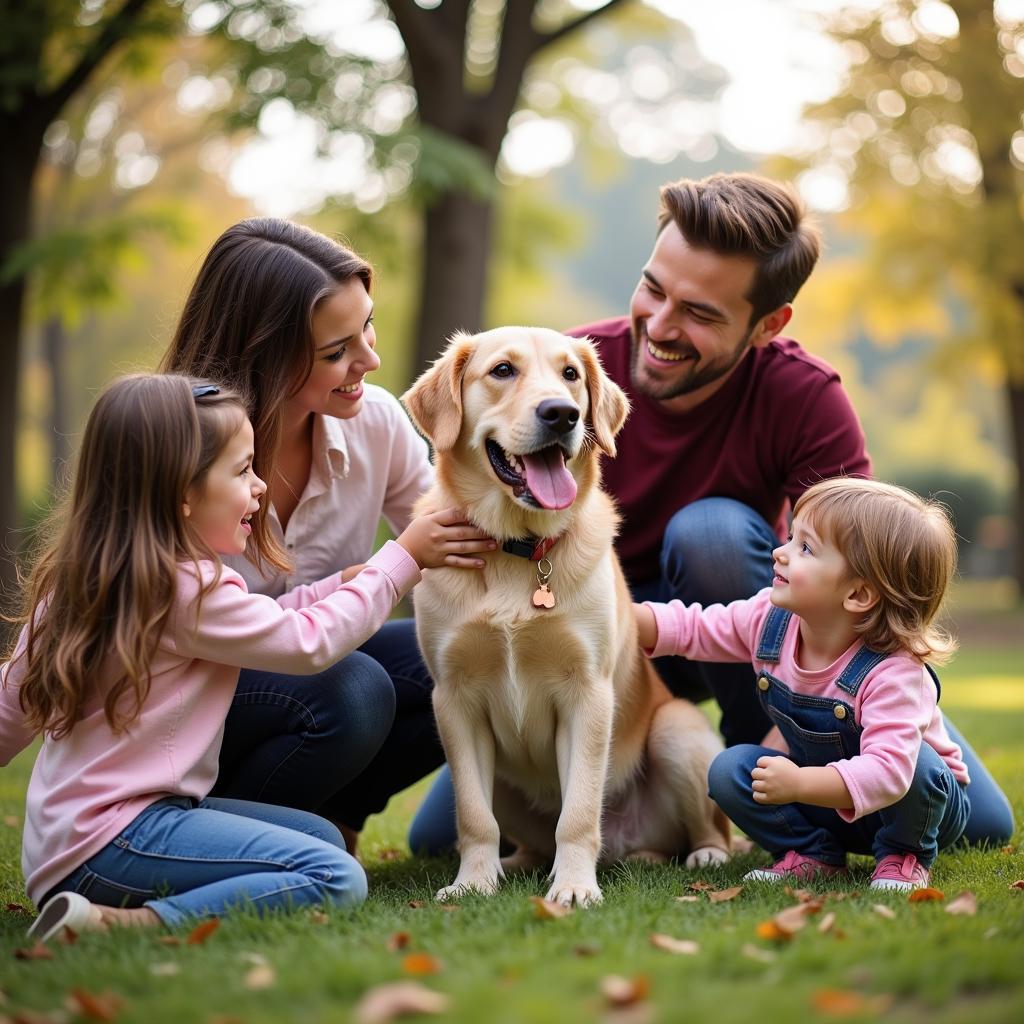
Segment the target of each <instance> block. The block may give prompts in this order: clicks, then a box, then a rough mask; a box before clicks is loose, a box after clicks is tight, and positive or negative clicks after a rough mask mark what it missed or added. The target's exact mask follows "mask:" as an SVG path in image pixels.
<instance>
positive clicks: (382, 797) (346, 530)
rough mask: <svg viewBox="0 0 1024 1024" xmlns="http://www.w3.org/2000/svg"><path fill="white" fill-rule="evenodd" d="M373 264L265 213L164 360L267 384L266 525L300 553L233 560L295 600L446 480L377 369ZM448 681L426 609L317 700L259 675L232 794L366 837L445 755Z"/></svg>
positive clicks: (215, 265) (219, 265)
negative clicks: (439, 685) (426, 645)
mask: <svg viewBox="0 0 1024 1024" xmlns="http://www.w3.org/2000/svg"><path fill="white" fill-rule="evenodd" d="M371 280H372V274H371V270H370V267H369V266H368V265H367V264H366V263H365V262H364V261H363V260H362V259H360V258H359V257H358V256H357V255H355V253H353V252H351V251H350V250H349V249H346V248H345V247H343V246H341V245H339V244H337V243H336V242H334V241H332V240H331V239H329V238H327V237H325V236H324V235H321V234H318V233H317V232H315V231H311V230H309V229H308V228H304V227H300V226H299V225H297V224H292V223H290V222H288V221H283V220H276V219H254V220H247V221H243V222H241V223H239V224H236V225H234V226H233V227H231V228H228V230H227V231H225V232H224V233H223V234H222V235H221V236H220V238H218V239H217V241H216V242H215V243H214V245H213V247H212V248H211V250H210V252H209V254H208V255H207V257H206V260H205V262H204V263H203V266H202V268H201V269H200V271H199V274H198V276H197V278H196V280H195V283H194V284H193V286H192V290H191V292H190V294H189V296H188V299H187V301H186V303H185V308H184V310H183V312H182V314H181V320H180V322H179V324H178V328H177V331H176V332H175V336H174V340H173V341H172V343H171V346H170V348H169V350H168V352H167V353H166V355H165V356H164V360H163V368H164V369H166V370H172V371H176V372H179V373H188V374H192V375H195V376H212V377H216V378H217V379H220V380H224V381H225V382H226V383H228V384H231V385H232V386H234V387H236V388H238V389H240V390H242V391H244V392H245V393H247V394H249V395H251V396H252V408H251V415H252V421H253V429H254V431H255V435H256V470H257V472H258V473H259V474H260V476H262V477H263V478H264V479H265V480H266V481H267V487H268V495H267V497H268V502H267V506H268V507H267V516H266V519H265V520H264V522H263V523H262V524H261V525H260V526H259V527H258V529H260V530H262V531H264V532H265V537H266V539H267V540H268V541H270V540H273V541H274V542H276V543H277V544H278V545H280V546H281V547H282V548H284V549H285V550H286V552H287V555H288V557H289V559H290V561H291V563H292V566H291V568H290V569H287V570H283V569H281V568H280V567H279V566H277V565H274V564H267V563H266V562H264V563H263V564H262V565H259V566H257V565H253V564H251V563H248V562H247V561H246V560H245V559H243V558H232V559H230V560H229V563H228V564H230V565H231V566H232V568H234V569H235V570H236V571H237V572H239V573H240V574H241V575H242V576H243V577H244V579H245V581H246V583H247V585H248V587H249V590H250V591H253V592H259V593H263V594H268V595H270V596H277V595H280V594H285V593H287V592H288V591H290V590H291V588H292V587H295V586H301V585H302V584H306V583H310V582H312V581H313V580H317V579H320V578H321V577H323V576H326V575H328V574H329V573H333V572H337V571H339V570H341V571H342V572H343V575H344V577H345V578H346V579H348V578H349V577H351V576H352V575H354V574H355V573H356V572H358V570H359V567H360V566H361V565H362V563H364V562H365V561H366V559H367V557H368V556H369V554H370V552H371V551H372V550H373V547H372V545H373V544H374V539H375V535H376V531H377V526H378V523H379V522H380V520H381V519H382V518H383V519H385V520H387V522H388V523H389V525H390V526H391V528H392V530H393V531H394V532H395V533H396V534H397V533H400V532H401V531H402V530H404V529H405V528H406V526H408V524H409V521H410V519H411V516H412V505H413V502H414V501H415V500H416V498H417V497H419V495H420V494H421V493H422V492H423V491H424V490H426V489H427V488H428V487H429V486H430V485H431V483H432V481H433V472H432V469H431V466H430V463H429V460H428V451H427V446H426V443H425V442H424V441H423V440H422V439H421V438H420V437H419V436H418V435H417V434H416V432H415V430H414V429H413V427H412V425H411V424H410V422H409V419H408V417H407V416H406V415H405V412H404V411H403V410H402V408H401V406H400V405H399V404H398V402H397V400H396V399H395V398H394V397H392V396H391V395H390V394H388V393H387V392H386V391H384V390H383V389H381V388H378V387H375V386H374V385H372V384H370V383H368V382H367V380H366V377H367V375H368V374H370V373H372V372H373V371H374V370H376V369H377V368H378V367H379V366H380V359H379V358H378V356H377V353H376V351H375V349H376V335H375V332H374V327H373V302H372V299H371V296H370V285H371ZM431 688H432V683H431V680H430V676H429V674H428V672H427V669H426V666H425V665H424V663H423V661H422V658H421V657H420V654H419V650H418V647H417V645H416V635H415V630H414V628H413V623H412V620H411V619H404V620H399V621H393V622H389V623H387V624H386V625H385V626H384V627H383V628H382V629H381V630H380V631H379V632H378V633H377V634H376V635H374V636H373V637H372V638H369V639H367V642H365V643H364V644H363V645H362V646H361V648H360V650H359V651H357V652H354V653H353V654H351V655H349V657H348V658H346V659H345V660H344V661H342V662H340V663H339V664H338V665H336V666H333V667H332V668H331V669H329V670H328V671H327V672H325V673H324V675H323V676H322V677H321V679H320V680H319V685H318V687H317V689H316V701H315V703H310V700H309V698H308V693H309V690H308V687H307V685H306V683H305V681H304V680H302V679H297V678H296V677H295V675H294V673H291V672H289V671H287V670H279V669H278V670H275V669H274V668H273V667H272V666H269V665H264V666H255V665H254V666H252V667H251V668H250V669H247V670H243V672H242V674H241V676H240V678H239V683H238V690H237V694H236V697H235V700H234V701H233V702H232V706H231V710H230V712H229V714H228V719H227V723H226V726H225V735H224V746H223V749H222V751H221V763H220V778H219V780H218V783H217V788H216V790H215V792H216V794H217V795H218V796H227V797H241V798H245V799H258V800H263V801H266V802H268V803H275V804H283V805H285V806H288V807H301V808H305V809H307V810H315V811H318V812H319V813H321V814H323V815H325V816H326V817H328V818H330V819H331V820H332V821H334V822H336V823H338V824H340V825H341V826H342V829H343V832H344V834H345V836H346V840H347V841H348V843H349V848H350V849H352V848H353V846H354V838H355V835H356V834H357V833H358V830H359V829H360V828H361V827H362V824H363V821H364V819H365V818H366V816H367V815H368V814H370V813H373V812H376V811H380V810H383V809H384V806H385V805H386V804H387V801H388V799H389V797H390V796H391V795H392V794H393V793H396V792H398V791H399V790H401V789H404V788H405V787H406V786H409V785H411V784H412V783H413V782H415V781H416V780H418V779H420V778H422V777H423V776H424V775H426V774H428V773H429V772H431V771H433V770H434V769H435V768H436V767H437V766H438V765H439V764H441V762H442V761H443V760H444V754H443V751H442V749H441V745H440V741H439V739H438V736H437V729H436V727H435V725H434V718H433V711H432V707H431Z"/></svg>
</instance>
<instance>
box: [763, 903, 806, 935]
mask: <svg viewBox="0 0 1024 1024" xmlns="http://www.w3.org/2000/svg"><path fill="white" fill-rule="evenodd" d="M808 906H809V904H807V903H798V904H797V905H796V906H795V907H786V909H785V910H780V911H779V912H778V913H777V914H776V915H775V916H774V917H773V918H772V921H774V922H775V927H776V928H778V929H779V931H782V932H786V933H787V934H788V935H793V934H795V933H796V932H798V931H800V929H801V928H803V927H804V926H805V925H806V924H807V909H806V908H807V907H808Z"/></svg>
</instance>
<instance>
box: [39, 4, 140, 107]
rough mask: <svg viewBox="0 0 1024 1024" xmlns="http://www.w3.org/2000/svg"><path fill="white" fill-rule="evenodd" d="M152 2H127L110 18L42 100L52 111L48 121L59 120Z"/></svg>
mask: <svg viewBox="0 0 1024 1024" xmlns="http://www.w3.org/2000/svg"><path fill="white" fill-rule="evenodd" d="M152 2H153V0H125V3H124V6H123V7H122V8H121V9H120V10H119V11H118V12H117V13H116V14H113V15H111V16H110V17H109V18H108V19H107V20H106V22H104V24H103V28H102V29H101V30H100V31H99V33H98V35H97V36H96V38H95V39H93V41H92V43H90V45H89V46H87V47H86V49H85V52H84V53H83V54H82V56H81V58H80V59H79V61H78V63H77V64H76V65H75V66H74V67H73V68H72V69H71V70H70V71H69V72H68V74H67V77H66V78H65V79H64V81H63V82H61V83H60V84H59V85H56V86H54V88H53V89H52V90H51V91H50V92H49V93H47V94H46V95H45V96H42V97H41V98H40V100H41V103H42V104H43V105H45V107H46V108H47V109H48V111H49V119H50V120H52V118H54V117H56V116H57V114H58V113H59V112H60V110H61V109H62V108H63V107H64V105H65V104H66V103H67V102H68V100H70V99H71V97H72V96H74V95H75V93H76V92H78V90H79V89H81V87H82V86H83V85H85V83H86V82H87V81H88V79H89V76H90V75H91V74H92V73H93V72H94V71H95V70H96V68H97V67H98V66H99V64H100V62H101V61H102V60H103V58H104V57H106V56H107V54H109V53H110V51H111V50H113V49H114V47H115V46H117V44H118V43H119V42H121V40H122V39H124V38H125V36H127V35H128V32H127V31H126V30H127V29H128V28H129V27H130V26H131V25H132V24H133V22H135V21H136V20H137V19H138V17H139V15H140V14H142V11H143V9H144V8H145V7H147V6H148V5H149V4H150V3H152Z"/></svg>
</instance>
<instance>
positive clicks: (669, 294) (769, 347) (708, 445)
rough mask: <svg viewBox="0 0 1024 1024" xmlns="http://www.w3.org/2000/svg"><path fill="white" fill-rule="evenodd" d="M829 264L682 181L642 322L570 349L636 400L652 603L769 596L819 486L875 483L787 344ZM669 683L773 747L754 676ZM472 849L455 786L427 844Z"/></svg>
mask: <svg viewBox="0 0 1024 1024" xmlns="http://www.w3.org/2000/svg"><path fill="white" fill-rule="evenodd" d="M819 251H820V245H819V239H818V232H817V230H816V229H815V228H814V227H813V226H812V225H811V224H809V223H808V222H807V220H806V218H805V216H804V209H803V204H802V203H801V201H800V199H799V197H798V196H797V194H796V193H795V192H794V191H793V189H791V188H790V187H789V186H787V185H784V184H782V183H779V182H775V181H771V180H769V179H767V178H763V177H760V176H758V175H753V174H714V175H711V177H708V178H704V179H701V180H700V181H693V180H688V179H683V180H681V181H677V182H672V183H670V184H668V185H665V186H664V187H663V188H662V190H661V211H660V214H659V218H658V233H657V237H656V239H655V243H654V250H653V252H652V253H651V256H650V259H648V261H647V263H646V265H645V266H644V268H643V270H642V271H641V274H640V280H639V282H638V284H637V286H636V290H635V291H634V292H633V297H632V300H631V302H630V315H629V316H628V317H618V318H615V319H612V320H603V321H600V322H598V323H593V324H587V325H585V326H582V327H577V328H574V329H572V330H571V331H570V332H569V333H570V334H574V335H576V336H577V337H582V336H583V335H587V336H589V337H590V338H591V339H592V340H593V342H594V344H595V345H596V346H597V348H598V350H599V352H600V355H601V361H602V363H603V364H604V368H605V370H607V372H608V374H609V375H610V376H611V378H612V379H613V380H614V381H615V382H616V383H617V384H619V385H620V387H622V388H623V389H624V390H625V391H626V393H627V394H628V395H629V397H630V403H631V406H632V410H631V412H630V415H629V418H628V419H627V420H626V425H625V427H624V428H623V429H622V431H621V433H619V435H618V436H617V437H616V439H615V445H616V449H617V455H616V457H615V459H606V460H605V462H604V466H603V469H602V474H603V476H602V479H603V484H604V487H605V489H606V490H608V491H609V492H610V493H611V494H612V495H613V496H614V497H615V499H616V502H617V504H618V506H619V509H620V511H621V512H622V516H623V522H622V526H621V527H620V530H619V538H618V541H617V543H616V548H617V551H618V553H619V557H620V559H621V561H622V565H623V569H624V570H625V573H626V578H627V580H628V581H629V584H630V587H631V589H632V591H633V596H634V598H635V599H636V600H637V601H645V600H657V601H669V600H673V599H679V600H681V601H683V602H685V603H692V602H694V601H696V602H699V603H700V604H702V605H708V604H715V603H719V602H721V603H726V602H729V601H733V600H737V599H741V598H747V597H752V596H753V595H754V594H756V593H757V592H758V591H759V590H761V589H763V588H764V587H767V586H770V585H771V582H772V573H773V568H772V566H773V560H772V551H773V550H774V549H775V548H776V547H777V546H778V545H779V544H780V542H782V541H783V540H785V538H786V536H787V532H788V519H789V515H788V514H789V510H790V508H791V507H792V505H793V504H794V503H795V501H796V499H797V498H798V497H799V496H800V495H801V494H802V493H803V492H804V491H805V490H806V489H807V488H808V487H810V486H811V484H813V483H815V482H816V481H818V480H823V479H826V478H829V477H833V476H838V475H840V474H846V475H848V476H869V475H870V474H871V462H870V459H869V458H868V454H867V451H866V448H865V441H864V432H863V430H862V429H861V426H860V422H859V421H858V419H857V415H856V413H855V412H854V411H853V406H852V405H851V403H850V399H849V397H848V396H847V394H846V392H845V391H844V390H843V386H842V383H841V381H840V379H839V375H838V374H837V373H836V372H835V370H833V369H832V368H831V367H830V366H829V365H828V364H827V363H825V362H823V361H822V360H820V359H818V358H816V357H815V356H812V355H810V354H809V353H808V352H806V351H804V349H803V348H802V347H801V346H800V345H799V343H798V342H796V341H794V340H793V339H791V338H786V337H782V336H780V332H781V331H782V330H783V329H784V328H785V327H786V325H787V324H788V323H789V321H790V318H791V317H792V315H793V307H792V302H793V300H794V299H795V298H796V295H797V292H799V290H800V288H801V286H802V285H803V283H804V282H805V281H806V280H807V278H808V277H809V276H810V273H811V271H812V270H813V269H814V265H815V263H816V262H817V259H818V254H819ZM657 667H658V671H659V672H660V673H661V675H662V677H663V678H664V679H665V681H666V683H667V684H668V686H669V688H670V689H671V690H672V691H673V692H674V693H675V694H677V695H678V696H683V697H689V698H690V699H693V700H700V699H702V698H704V697H706V696H709V695H712V696H714V698H715V700H716V701H717V702H718V704H719V706H720V707H721V709H722V718H721V726H720V727H721V730H722V736H723V738H724V740H725V742H726V745H728V746H732V745H734V744H737V743H760V742H761V741H762V739H763V738H764V737H765V735H766V734H767V732H768V731H769V729H770V728H771V725H772V723H771V722H770V721H769V720H768V718H767V717H766V716H765V714H764V712H763V711H762V710H761V705H760V702H759V700H758V698H757V696H756V693H757V690H756V688H755V686H754V677H753V672H752V670H751V668H750V665H749V664H748V663H743V664H707V663H697V662H687V661H685V660H684V659H682V658H666V659H663V660H660V661H659V663H658V664H657ZM946 727H947V729H948V731H949V734H950V737H951V738H952V740H953V742H954V743H956V744H957V745H958V746H960V748H961V750H962V751H963V758H964V762H965V763H966V765H967V768H968V771H969V773H970V777H971V783H970V785H969V786H968V796H969V798H970V803H971V815H970V818H969V820H968V823H967V828H966V830H965V832H964V836H965V837H966V838H967V839H968V840H969V841H971V842H989V843H993V844H997V843H1005V842H1007V841H1008V840H1009V837H1010V836H1011V835H1012V834H1013V814H1012V811H1011V809H1010V804H1009V801H1008V800H1007V799H1006V797H1005V796H1004V795H1003V793H1002V792H1001V791H1000V789H999V787H998V786H997V785H996V783H995V781H994V780H993V779H992V777H991V775H989V773H988V771H987V770H986V769H985V767H984V765H983V764H982V763H981V761H980V760H979V759H978V756H977V755H976V754H975V753H974V751H973V750H972V749H971V748H970V747H969V746H968V745H967V744H966V742H965V741H964V739H963V737H962V736H961V735H960V733H959V732H958V731H957V730H956V729H955V728H954V727H953V724H952V722H950V721H949V719H948V717H947V718H946ZM454 838H455V831H454V794H453V792H452V788H451V779H450V776H449V775H448V772H447V769H445V770H444V771H443V772H442V774H441V775H440V776H439V778H438V779H437V781H436V783H435V784H434V786H433V788H432V789H431V791H430V793H429V794H428V796H427V798H426V800H425V801H424V803H423V806H422V807H421V808H420V810H419V811H418V812H417V815H416V819H415V821H414V822H413V824H412V828H411V829H410V833H409V845H410V847H411V848H412V850H413V852H439V851H442V850H445V849H447V848H450V846H451V845H452V844H453V842H454Z"/></svg>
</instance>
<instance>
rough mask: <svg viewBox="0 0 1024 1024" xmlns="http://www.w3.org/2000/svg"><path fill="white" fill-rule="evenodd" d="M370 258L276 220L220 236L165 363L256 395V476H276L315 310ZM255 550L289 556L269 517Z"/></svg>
mask: <svg viewBox="0 0 1024 1024" xmlns="http://www.w3.org/2000/svg"><path fill="white" fill-rule="evenodd" d="M372 277H373V272H372V270H371V268H370V265H369V264H368V263H366V262H365V261H364V260H363V259H361V258H360V257H359V256H357V255H356V254H355V253H354V252H352V251H351V250H350V249H347V248H345V247H344V246H343V245H340V244H339V243H337V242H335V241H333V240H332V239H330V238H328V237H327V236H326V235H322V234H320V233H319V232H316V231H313V230H311V229H310V228H306V227H303V226H301V225H299V224H293V223H292V222H291V221H287V220H278V219H276V218H253V219H251V220H243V221H241V222H240V223H238V224H235V225H234V226H233V227H230V228H228V229H227V231H225V232H224V233H223V234H222V235H221V236H220V238H218V239H217V241H216V242H214V244H213V247H212V248H211V249H210V251H209V253H208V254H207V256H206V259H205V261H204V262H203V265H202V267H201V268H200V270H199V274H198V275H197V277H196V280H195V283H194V284H193V285H192V290H191V292H190V293H189V296H188V299H186V301H185V308H184V309H183V310H182V313H181V319H180V320H179V321H178V327H177V330H176V331H175V333H174V338H173V340H172V341H171V345H170V348H169V349H168V350H167V352H166V353H165V354H164V358H163V360H162V362H161V369H162V370H165V371H173V372H176V373H188V374H191V375H193V376H197V377H212V378H214V379H216V380H222V381H224V382H225V383H226V384H229V385H231V386H232V387H234V388H236V389H238V390H239V391H241V392H242V393H244V394H246V395H247V396H248V397H249V400H250V409H249V415H250V418H251V419H252V428H253V435H254V438H255V450H256V457H255V460H254V463H253V468H254V470H255V472H256V475H257V476H260V477H262V478H263V479H264V480H266V481H267V483H268V484H270V483H271V482H272V481H273V479H274V466H275V461H276V458H277V449H278V446H279V444H280V440H281V422H282V411H283V406H284V403H285V401H286V400H287V399H288V398H290V397H291V396H292V395H294V394H295V393H296V392H297V391H298V390H299V388H301V387H302V385H303V383H304V382H305V380H306V378H307V377H308V376H309V372H310V370H311V369H312V367H313V357H314V352H313V349H314V341H313V332H312V320H313V312H314V310H315V308H316V306H317V304H318V303H319V302H320V301H321V300H323V299H324V298H327V297H328V296H330V295H332V294H333V293H334V292H335V291H336V290H337V289H338V286H339V285H341V284H344V283H345V282H347V281H350V280H351V279H353V278H358V279H359V280H361V281H362V282H363V285H364V286H365V287H366V290H367V291H369V290H370V285H371V283H372ZM253 536H254V537H258V539H259V542H260V543H259V544H258V545H255V546H254V547H253V549H252V553H253V555H256V556H258V558H259V559H260V560H258V561H257V562H256V564H257V566H259V567H262V565H263V564H264V563H266V564H269V565H272V566H274V567H275V568H278V569H286V568H287V566H288V559H287V555H286V553H285V552H284V551H282V550H281V548H280V546H279V545H278V544H277V543H276V541H275V540H274V539H273V536H272V535H271V534H270V533H269V531H268V528H267V520H266V519H263V520H262V522H261V523H260V524H259V525H258V526H254V528H253Z"/></svg>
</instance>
